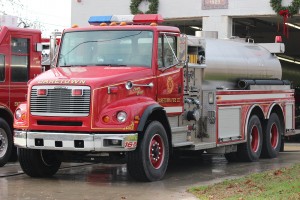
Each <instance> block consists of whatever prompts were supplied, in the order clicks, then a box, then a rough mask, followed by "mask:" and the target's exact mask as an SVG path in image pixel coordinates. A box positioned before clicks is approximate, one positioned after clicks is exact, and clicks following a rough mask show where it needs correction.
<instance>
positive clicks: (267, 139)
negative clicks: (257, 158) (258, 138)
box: [262, 113, 282, 158]
mask: <svg viewBox="0 0 300 200" xmlns="http://www.w3.org/2000/svg"><path fill="white" fill-rule="evenodd" d="M281 130H282V129H281V126H280V121H279V118H278V116H277V114H276V113H272V114H271V115H270V118H269V120H268V122H267V126H266V128H265V132H264V136H263V137H264V140H263V148H262V157H265V158H275V157H277V155H278V152H279V151H280V147H281Z"/></svg>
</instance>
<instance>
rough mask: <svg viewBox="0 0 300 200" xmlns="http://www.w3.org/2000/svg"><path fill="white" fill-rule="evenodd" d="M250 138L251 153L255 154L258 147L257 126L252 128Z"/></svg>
mask: <svg viewBox="0 0 300 200" xmlns="http://www.w3.org/2000/svg"><path fill="white" fill-rule="evenodd" d="M250 138H251V140H250V141H251V148H252V151H253V152H257V150H258V147H259V134H258V128H257V126H253V127H252V130H251V135H250Z"/></svg>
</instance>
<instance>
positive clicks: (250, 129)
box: [237, 115, 263, 162]
mask: <svg viewBox="0 0 300 200" xmlns="http://www.w3.org/2000/svg"><path fill="white" fill-rule="evenodd" d="M246 137H247V141H246V143H243V144H239V145H238V151H237V154H238V158H239V160H242V161H248V162H253V161H257V160H258V159H259V157H260V154H261V150H262V140H263V136H262V126H261V122H260V120H259V118H258V117H257V116H256V115H252V116H251V117H250V119H249V121H248V126H247V136H246Z"/></svg>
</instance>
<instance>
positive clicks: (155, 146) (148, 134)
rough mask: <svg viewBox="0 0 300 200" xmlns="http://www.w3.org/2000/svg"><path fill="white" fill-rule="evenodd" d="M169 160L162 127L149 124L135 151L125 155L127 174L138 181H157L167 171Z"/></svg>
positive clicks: (153, 123)
mask: <svg viewBox="0 0 300 200" xmlns="http://www.w3.org/2000/svg"><path fill="white" fill-rule="evenodd" d="M168 160H169V144H168V137H167V134H166V131H165V129H164V127H163V125H162V124H161V123H160V122H158V121H153V122H151V123H150V124H149V125H148V126H147V128H146V130H145V131H144V133H143V136H141V138H139V144H138V147H137V149H136V150H135V151H131V152H128V153H127V168H128V172H129V174H130V175H131V176H132V177H133V178H134V179H136V180H140V181H158V180H160V179H162V178H163V177H164V175H165V172H166V170H167V166H168Z"/></svg>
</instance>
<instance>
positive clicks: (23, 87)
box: [9, 35, 31, 111]
mask: <svg viewBox="0 0 300 200" xmlns="http://www.w3.org/2000/svg"><path fill="white" fill-rule="evenodd" d="M10 39H11V42H10V49H11V51H10V54H11V55H10V77H9V79H10V87H9V88H10V95H9V96H10V99H9V101H10V108H11V109H12V111H14V110H15V109H16V107H17V106H18V105H19V104H20V103H21V102H24V101H26V94H27V82H28V80H29V75H30V71H29V70H30V47H31V46H30V39H31V38H30V36H28V37H26V36H21V35H11V38H10Z"/></svg>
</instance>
